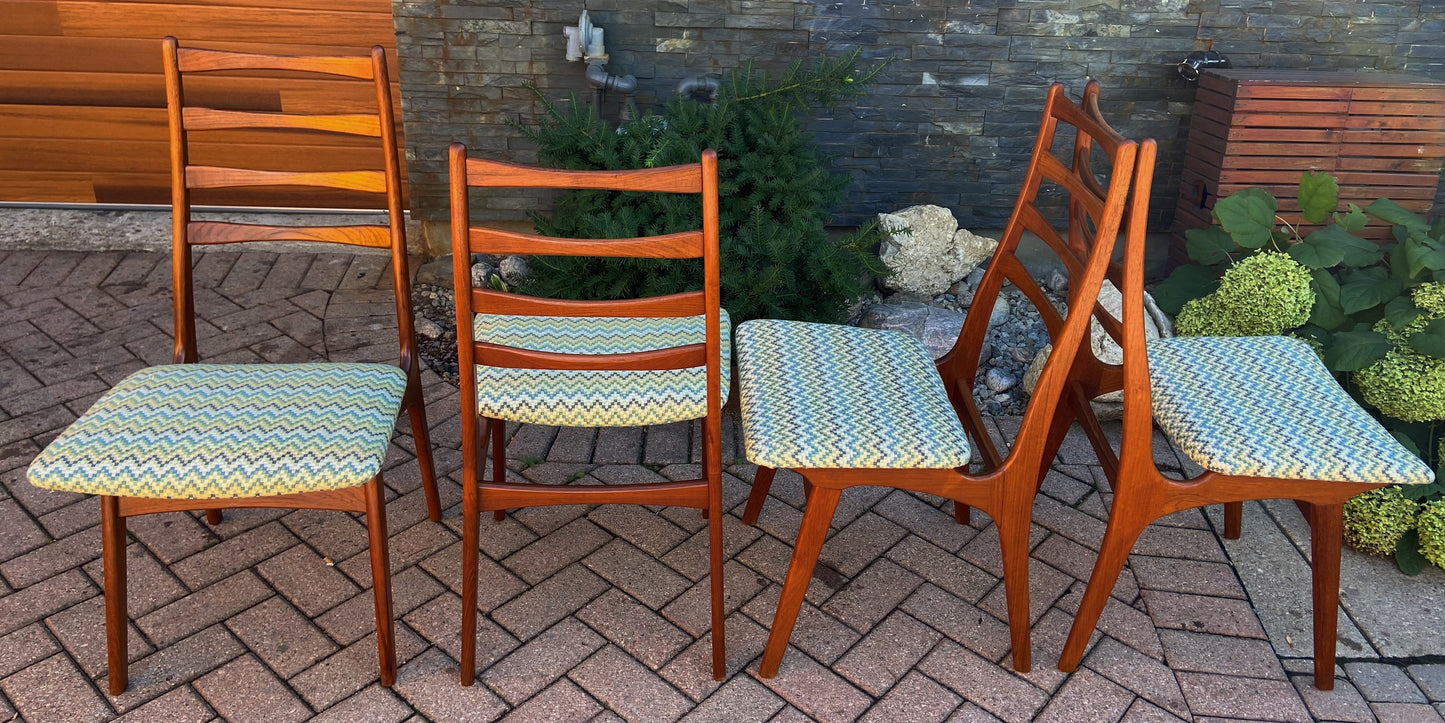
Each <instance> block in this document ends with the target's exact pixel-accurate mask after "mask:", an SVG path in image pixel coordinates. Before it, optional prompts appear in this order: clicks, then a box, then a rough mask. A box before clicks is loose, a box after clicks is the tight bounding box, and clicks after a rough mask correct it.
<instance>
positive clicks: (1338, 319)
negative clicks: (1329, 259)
mask: <svg viewBox="0 0 1445 723" xmlns="http://www.w3.org/2000/svg"><path fill="white" fill-rule="evenodd" d="M1310 276H1313V277H1314V281H1315V305H1314V307H1313V308H1311V309H1310V323H1311V324H1315V325H1318V326H1321V327H1323V328H1325V329H1331V330H1333V329H1338V328H1340V327H1341V326H1342V325H1344V323H1345V318H1346V317H1345V310H1344V309H1341V308H1340V282H1338V281H1336V280H1335V277H1334V275H1333V274H1331V273H1330V272H1328V271H1325V270H1324V269H1315V270H1314V271H1311V272H1310Z"/></svg>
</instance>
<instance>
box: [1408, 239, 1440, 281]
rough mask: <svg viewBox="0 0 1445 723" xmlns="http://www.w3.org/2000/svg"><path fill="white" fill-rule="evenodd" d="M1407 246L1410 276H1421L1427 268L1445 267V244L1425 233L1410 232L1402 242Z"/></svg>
mask: <svg viewBox="0 0 1445 723" xmlns="http://www.w3.org/2000/svg"><path fill="white" fill-rule="evenodd" d="M1401 245H1402V246H1404V247H1405V262H1406V263H1407V264H1408V265H1409V269H1408V270H1409V272H1410V276H1411V277H1412V278H1413V277H1415V276H1419V275H1420V272H1422V271H1424V270H1425V269H1430V270H1431V271H1439V270H1441V269H1445V244H1441V243H1440V242H1438V241H1435V240H1434V239H1431V238H1430V237H1428V236H1425V235H1424V234H1413V233H1412V234H1410V237H1409V238H1408V239H1406V240H1405V241H1404V242H1403V243H1402V244H1401Z"/></svg>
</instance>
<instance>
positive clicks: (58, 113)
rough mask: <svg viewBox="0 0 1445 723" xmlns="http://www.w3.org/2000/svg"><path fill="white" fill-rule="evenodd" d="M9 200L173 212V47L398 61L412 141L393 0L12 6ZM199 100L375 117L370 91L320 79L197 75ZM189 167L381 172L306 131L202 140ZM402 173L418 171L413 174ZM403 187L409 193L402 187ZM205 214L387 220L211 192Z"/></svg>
mask: <svg viewBox="0 0 1445 723" xmlns="http://www.w3.org/2000/svg"><path fill="white" fill-rule="evenodd" d="M0 18H5V20H4V21H0V118H4V119H5V122H4V123H0V201H19V202H26V201H31V202H64V203H157V204H166V203H169V202H170V176H169V173H168V170H167V169H168V168H169V165H168V164H169V160H168V159H169V156H168V150H167V149H168V146H167V136H166V112H165V104H166V101H165V81H164V79H163V78H162V75H161V38H163V37H165V36H166V35H175V36H176V37H178V38H179V39H180V41H181V46H182V47H198V48H206V49H213V50H232V51H241V52H251V53H273V54H278V55H351V54H354V55H357V56H362V57H364V56H365V55H366V54H367V53H368V52H369V51H370V48H371V46H373V45H381V46H383V47H385V48H387V55H388V58H387V60H388V66H389V67H390V68H391V72H392V74H393V79H392V96H393V98H394V99H395V100H396V102H397V104H398V107H397V108H396V117H397V119H398V123H397V135H398V136H400V135H401V124H400V118H401V109H400V105H399V104H400V99H401V92H400V89H399V88H398V86H397V85H396V80H395V73H396V68H397V62H396V56H395V50H394V48H395V44H396V39H395V35H394V34H393V30H392V19H391V2H390V0H348V1H347V2H345V3H337V2H334V0H156V1H154V2H136V1H134V0H97V1H92V2H79V1H67V0H0ZM186 97H187V101H189V102H191V103H193V104H196V105H205V106H209V107H213V108H219V109H223V110H240V111H259V112H268V113H278V112H288V113H312V114H317V113H327V114H350V113H366V112H370V111H371V110H372V109H374V107H375V98H374V96H372V95H371V94H370V87H369V86H367V85H366V84H359V83H355V82H353V81H347V80H345V79H343V78H329V77H327V76H320V75H314V74H299V73H280V74H278V73H267V72H259V71H248V70H237V71H227V72H224V73H214V74H211V73H207V74H200V75H197V76H194V79H193V80H192V81H190V82H188V83H187V87H186ZM192 140H193V141H194V142H195V143H193V145H192V154H193V155H192V158H191V162H192V163H193V164H196V165H209V164H214V165H226V164H227V163H230V162H231V161H232V160H233V159H236V158H246V159H253V160H254V162H255V163H256V164H257V167H266V168H274V169H276V170H291V169H296V168H306V169H311V170H315V169H336V170H343V169H344V170H358V169H375V170H378V171H379V170H381V168H382V159H381V158H380V157H379V155H378V154H377V152H376V151H375V150H374V148H375V141H374V140H372V139H368V138H352V137H348V136H342V135H338V134H334V133H320V132H315V131H309V130H299V129H276V130H244V131H238V130H208V131H194V132H193V134H192ZM401 167H402V169H403V172H404V169H405V168H406V163H405V162H404V161H403V162H402V164H401ZM403 185H404V184H403ZM195 200H196V202H197V203H202V204H217V205H238V206H296V205H306V206H328V207H336V208H379V207H381V206H382V205H384V199H382V198H380V197H379V196H377V195H375V194H369V193H353V192H346V191H326V192H324V193H320V194H316V193H311V192H308V196H307V201H306V202H305V203H304V204H298V203H296V201H295V200H294V193H293V189H288V188H276V189H246V190H226V189H218V190H201V191H197V192H196V194H195Z"/></svg>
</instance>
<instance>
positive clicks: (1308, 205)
mask: <svg viewBox="0 0 1445 723" xmlns="http://www.w3.org/2000/svg"><path fill="white" fill-rule="evenodd" d="M1339 203H1340V184H1339V182H1338V181H1336V180H1335V177H1334V176H1331V175H1330V174H1328V173H1317V172H1315V171H1309V172H1308V173H1305V174H1304V176H1302V177H1300V179H1299V208H1300V211H1301V212H1302V213H1303V214H1304V217H1305V220H1306V221H1309V222H1310V223H1324V222H1325V220H1326V219H1328V218H1329V217H1330V213H1331V212H1332V211H1334V210H1335V207H1336V206H1338V205H1339ZM1301 263H1303V262H1301Z"/></svg>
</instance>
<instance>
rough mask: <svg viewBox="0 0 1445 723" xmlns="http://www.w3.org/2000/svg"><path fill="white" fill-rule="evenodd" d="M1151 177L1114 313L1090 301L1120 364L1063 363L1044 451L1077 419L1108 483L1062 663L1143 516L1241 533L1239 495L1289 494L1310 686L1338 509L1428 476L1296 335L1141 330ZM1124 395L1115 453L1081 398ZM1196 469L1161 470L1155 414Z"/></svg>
mask: <svg viewBox="0 0 1445 723" xmlns="http://www.w3.org/2000/svg"><path fill="white" fill-rule="evenodd" d="M1151 180H1152V179H1151V174H1149V173H1145V172H1144V171H1143V169H1142V168H1141V170H1140V172H1139V173H1138V175H1137V178H1136V179H1135V181H1134V192H1133V196H1132V199H1131V201H1130V209H1129V213H1128V218H1127V221H1126V225H1127V231H1126V234H1125V236H1126V238H1125V242H1124V263H1123V265H1122V267H1120V266H1119V265H1114V266H1112V267H1111V269H1110V279H1111V281H1113V283H1114V284H1115V285H1116V286H1118V288H1119V289H1120V290H1121V292H1122V294H1123V318H1122V320H1120V319H1115V318H1114V317H1112V316H1111V315H1109V314H1108V312H1106V311H1104V310H1103V309H1102V308H1099V309H1097V310H1096V314H1095V316H1096V318H1097V319H1098V321H1099V322H1100V325H1101V326H1102V327H1103V328H1104V329H1105V330H1106V331H1107V332H1108V334H1109V335H1110V336H1111V337H1112V338H1113V339H1114V341H1115V342H1116V343H1118V344H1119V345H1120V346H1121V347H1122V348H1123V351H1124V359H1123V364H1122V365H1111V364H1106V363H1104V362H1101V361H1099V359H1098V358H1097V357H1095V356H1094V354H1093V351H1092V349H1091V348H1090V347H1089V346H1088V345H1085V346H1084V351H1083V352H1081V353H1080V354H1079V355H1078V356H1077V357H1075V359H1074V363H1073V365H1072V366H1071V368H1070V370H1069V378H1068V380H1067V382H1066V385H1065V391H1064V394H1063V396H1062V397H1061V398H1060V399H1059V400H1058V404H1059V406H1060V409H1059V412H1058V413H1057V414H1056V415H1055V417H1054V422H1053V427H1052V429H1051V430H1050V434H1049V439H1048V447H1047V450H1046V451H1047V453H1048V454H1053V453H1054V452H1057V451H1058V448H1059V445H1060V444H1062V442H1063V438H1064V436H1065V434H1066V433H1067V432H1068V428H1069V426H1070V424H1071V423H1072V422H1073V421H1074V420H1076V419H1077V420H1078V421H1079V422H1080V424H1081V426H1082V427H1083V429H1084V431H1085V433H1086V434H1087V436H1088V438H1089V441H1090V444H1091V446H1092V447H1093V448H1094V451H1095V453H1096V454H1097V455H1098V458H1099V461H1100V463H1101V465H1102V467H1103V469H1104V471H1105V474H1106V476H1107V478H1108V480H1109V483H1110V486H1111V487H1112V489H1113V493H1114V499H1113V502H1112V504H1111V506H1110V509H1109V522H1108V526H1107V528H1106V530H1105V533H1104V540H1103V543H1102V545H1101V546H1100V548H1099V556H1098V559H1097V560H1096V561H1095V563H1094V570H1093V573H1092V574H1091V575H1090V578H1089V586H1088V588H1087V590H1086V591H1085V593H1084V597H1083V601H1082V602H1081V603H1080V605H1079V610H1078V612H1077V613H1076V614H1075V616H1074V623H1073V626H1072V627H1071V628H1070V630H1069V637H1068V640H1067V642H1066V643H1065V644H1064V650H1063V654H1062V655H1061V656H1060V658H1059V668H1060V669H1061V670H1064V671H1073V670H1074V669H1075V668H1076V667H1078V665H1079V662H1080V661H1081V660H1082V659H1083V656H1084V651H1085V649H1086V648H1087V647H1088V644H1089V637H1090V635H1091V634H1092V633H1093V631H1094V626H1095V625H1096V624H1097V623H1098V621H1099V615H1100V614H1101V613H1102V612H1103V609H1104V605H1105V604H1106V603H1107V602H1108V598H1109V593H1110V591H1111V590H1112V589H1113V587H1114V583H1115V582H1116V581H1117V580H1118V577H1119V572H1120V571H1121V570H1122V569H1123V567H1124V563H1125V562H1126V561H1127V560H1128V556H1129V553H1130V551H1131V550H1132V548H1133V547H1134V542H1135V540H1137V539H1138V537H1139V535H1140V533H1142V532H1143V531H1144V528H1145V527H1147V526H1148V525H1149V524H1150V523H1151V522H1153V521H1154V520H1157V519H1159V518H1160V517H1163V516H1165V515H1168V514H1171V513H1174V512H1179V511H1182V510H1188V509H1193V508H1196V507H1202V506H1205V505H1210V504H1219V503H1224V505H1225V510H1224V522H1225V524H1224V535H1225V537H1227V538H1237V537H1239V534H1240V513H1241V508H1242V504H1243V502H1244V501H1247V500H1266V499H1292V500H1294V501H1295V502H1296V504H1297V505H1298V506H1299V508H1300V511H1301V512H1302V513H1303V514H1304V516H1305V518H1306V519H1307V520H1308V522H1309V526H1310V548H1311V555H1310V559H1311V566H1312V570H1313V572H1312V577H1313V581H1312V584H1313V595H1312V597H1313V605H1314V630H1313V637H1314V656H1315V687H1316V688H1319V689H1320V690H1331V689H1333V687H1334V670H1335V637H1336V625H1337V623H1338V611H1339V592H1340V540H1341V524H1342V523H1341V520H1342V515H1343V504H1344V502H1345V500H1348V499H1349V498H1350V497H1353V496H1354V495H1357V494H1360V493H1361V492H1366V491H1369V490H1372V489H1377V488H1380V487H1384V486H1385V485H1389V484H1424V483H1429V482H1430V481H1431V480H1432V479H1433V477H1434V475H1433V474H1432V473H1431V471H1430V468H1429V467H1428V466H1427V465H1426V464H1425V463H1424V462H1422V461H1420V459H1419V458H1418V457H1416V456H1415V455H1413V454H1411V453H1410V452H1409V451H1408V450H1406V449H1405V448H1404V447H1403V446H1401V444H1400V443H1399V442H1398V441H1396V440H1395V439H1394V438H1393V437H1392V436H1391V435H1390V433H1389V432H1387V431H1385V428H1384V427H1383V426H1381V425H1380V424H1379V423H1378V422H1377V421H1375V420H1374V419H1373V418H1372V417H1371V416H1370V415H1369V414H1368V413H1366V412H1365V411H1364V410H1363V409H1361V408H1360V407H1359V405H1358V404H1356V403H1355V402H1354V400H1352V399H1351V398H1350V396H1349V395H1348V394H1346V393H1345V390H1344V389H1342V388H1341V387H1340V386H1339V384H1338V383H1337V382H1336V381H1335V379H1334V378H1333V377H1332V376H1331V374H1330V372H1329V370H1328V369H1327V368H1326V367H1325V365H1324V363H1323V362H1322V361H1320V359H1319V357H1318V356H1317V355H1316V354H1315V352H1314V350H1313V349H1312V348H1311V347H1310V346H1309V345H1308V344H1306V343H1305V342H1304V341H1301V340H1299V339H1294V338H1290V337H1283V336H1260V337H1176V338H1172V339H1152V340H1150V339H1146V337H1145V321H1146V318H1145V311H1144V250H1145V248H1144V247H1145V235H1146V230H1147V229H1146V227H1145V226H1146V221H1147V215H1148V206H1149V192H1150V186H1151ZM1120 389H1122V390H1124V422H1123V435H1122V438H1121V440H1120V443H1119V451H1118V453H1117V454H1115V452H1114V449H1113V446H1112V443H1111V442H1110V441H1109V440H1108V438H1107V437H1106V436H1105V434H1104V432H1103V429H1102V428H1101V427H1100V425H1099V422H1098V419H1097V418H1096V417H1095V416H1094V412H1093V408H1092V407H1091V406H1090V404H1089V400H1091V399H1093V398H1095V397H1097V396H1099V395H1101V394H1106V393H1109V392H1113V391H1118V390H1120ZM1156 421H1157V423H1158V426H1159V428H1160V429H1161V430H1162V431H1163V432H1164V434H1165V435H1166V436H1167V437H1169V438H1170V439H1171V440H1173V442H1174V443H1175V444H1176V445H1178V447H1179V449H1180V450H1181V451H1183V452H1184V454H1185V455H1186V456H1188V457H1189V458H1190V459H1191V460H1193V461H1194V462H1195V463H1196V464H1198V465H1199V466H1200V468H1202V469H1203V470H1204V472H1203V473H1202V474H1201V475H1199V476H1198V477H1195V478H1193V479H1185V480H1178V479H1171V478H1169V477H1166V476H1164V475H1163V474H1162V473H1161V472H1160V471H1159V468H1158V466H1157V465H1156V464H1155V460H1154V443H1153V434H1154V422H1156Z"/></svg>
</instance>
